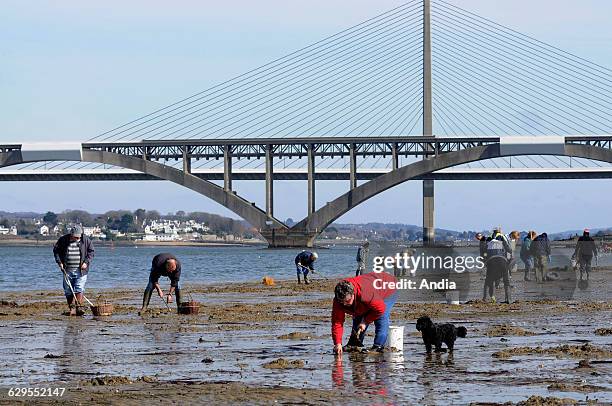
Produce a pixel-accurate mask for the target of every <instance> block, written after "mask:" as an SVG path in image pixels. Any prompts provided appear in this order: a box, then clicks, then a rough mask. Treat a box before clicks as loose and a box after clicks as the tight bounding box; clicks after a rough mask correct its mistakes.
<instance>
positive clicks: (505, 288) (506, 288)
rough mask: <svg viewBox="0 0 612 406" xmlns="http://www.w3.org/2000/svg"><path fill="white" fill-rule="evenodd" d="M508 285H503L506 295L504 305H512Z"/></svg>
mask: <svg viewBox="0 0 612 406" xmlns="http://www.w3.org/2000/svg"><path fill="white" fill-rule="evenodd" d="M511 290H512V289H510V285H504V293H505V294H506V303H508V304H512V296H511Z"/></svg>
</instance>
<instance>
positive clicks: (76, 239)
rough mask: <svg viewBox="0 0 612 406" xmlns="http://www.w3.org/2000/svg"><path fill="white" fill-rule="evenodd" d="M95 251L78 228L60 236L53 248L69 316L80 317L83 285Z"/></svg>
mask: <svg viewBox="0 0 612 406" xmlns="http://www.w3.org/2000/svg"><path fill="white" fill-rule="evenodd" d="M94 254H95V250H94V247H93V244H92V243H91V240H90V239H89V238H87V236H86V235H84V234H83V229H82V228H81V227H80V226H74V227H72V228H71V229H70V233H68V234H65V235H63V236H61V237H60V238H59V239H58V240H57V242H56V243H55V245H54V246H53V256H54V257H55V262H56V263H57V265H58V266H59V268H60V270H61V271H62V274H63V276H64V280H63V287H64V295H65V296H66V302H68V308H69V311H70V312H69V314H70V316H82V315H83V314H85V312H84V311H83V310H82V309H81V306H82V304H83V298H84V296H83V294H84V293H85V283H86V282H87V275H88V273H89V268H90V265H91V261H92V260H93V258H94Z"/></svg>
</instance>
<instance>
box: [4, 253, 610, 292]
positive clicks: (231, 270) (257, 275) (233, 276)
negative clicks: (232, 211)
mask: <svg viewBox="0 0 612 406" xmlns="http://www.w3.org/2000/svg"><path fill="white" fill-rule="evenodd" d="M381 250H382V248H379V249H376V248H374V247H372V249H371V251H370V260H371V258H372V257H373V256H375V255H381V254H384V255H389V254H392V253H393V252H398V251H397V249H396V248H391V247H386V249H384V252H383V251H381ZM299 251H300V250H296V249H286V250H271V249H267V248H264V247H115V248H112V249H111V248H110V247H101V246H98V247H96V257H95V259H94V262H93V264H92V267H91V272H90V273H89V278H88V282H87V288H88V289H96V288H111V287H118V286H131V287H134V286H141V285H143V284H144V283H146V281H147V278H148V275H149V269H150V267H151V260H152V258H153V257H154V256H155V255H156V254H158V253H160V252H172V253H173V254H175V255H176V256H177V257H178V258H179V259H180V260H181V262H182V264H183V272H182V275H181V281H182V284H183V286H188V285H189V283H197V284H200V283H223V282H245V281H255V280H261V278H262V277H263V276H266V275H268V276H272V277H274V278H276V279H281V278H295V266H294V264H293V260H294V258H295V255H296V254H297V253H298V252H299ZM471 251H472V250H471V249H465V248H460V249H459V250H458V252H459V253H461V254H463V255H466V254H468V253H471ZM318 252H319V260H318V261H317V262H316V264H315V269H317V270H318V271H320V272H321V274H322V275H325V276H328V277H339V276H350V275H354V270H355V268H356V262H355V256H356V252H357V248H356V247H333V248H330V249H320V250H318ZM571 253H572V251H571V250H570V249H561V248H557V249H555V250H554V252H553V256H552V260H553V263H552V266H565V265H567V264H568V263H569V257H570V256H571ZM0 258H1V259H2V262H3V263H4V264H6V265H5V270H4V272H2V273H0V291H2V290H5V291H6V290H22V289H23V290H34V289H52V288H55V287H57V288H61V284H62V277H61V274H60V271H59V269H58V267H57V265H56V264H55V261H54V259H53V253H52V248H51V247H50V246H49V247H0ZM599 264H600V265H612V256H610V255H608V256H605V257H602V258H601V259H600V261H599ZM521 266H522V264H521ZM317 277H318V276H316V275H315V276H313V278H317ZM319 277H320V276H319Z"/></svg>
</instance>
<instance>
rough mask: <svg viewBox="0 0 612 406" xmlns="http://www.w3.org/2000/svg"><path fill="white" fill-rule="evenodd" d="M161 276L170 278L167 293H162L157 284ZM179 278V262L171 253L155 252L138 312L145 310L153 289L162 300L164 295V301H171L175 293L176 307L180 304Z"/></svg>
mask: <svg viewBox="0 0 612 406" xmlns="http://www.w3.org/2000/svg"><path fill="white" fill-rule="evenodd" d="M162 276H165V277H167V278H168V279H170V289H169V290H168V293H167V295H164V291H163V290H162V289H161V287H160V286H159V278H160V277H162ZM180 278H181V262H180V261H179V260H178V259H176V257H175V256H174V255H172V254H167V253H164V254H157V255H156V256H155V257H154V258H153V262H152V263H151V274H150V275H149V284H148V285H147V288H146V289H145V291H144V296H143V298H142V309H140V312H139V313H144V312H145V311H146V310H147V307H148V306H149V302H150V301H151V294H152V293H153V289H155V290H157V294H158V295H159V297H161V298H162V300H164V296H165V297H166V299H165V302H166V303H172V294H173V293H174V294H176V306H177V308H178V306H180V304H181V289H180V287H179V279H180Z"/></svg>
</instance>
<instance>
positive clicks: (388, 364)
mask: <svg viewBox="0 0 612 406" xmlns="http://www.w3.org/2000/svg"><path fill="white" fill-rule="evenodd" d="M343 362H344V360H343V359H342V357H336V359H335V361H334V365H333V368H332V373H331V377H332V385H333V386H334V387H337V388H343V389H344V388H345V385H346V382H345V380H344V368H343ZM348 362H349V365H350V368H351V382H352V384H353V388H355V389H359V391H360V392H362V393H364V394H368V395H371V396H374V397H376V398H378V397H380V398H381V399H377V403H378V402H383V403H390V404H392V403H393V402H392V401H391V399H390V398H391V397H392V396H393V395H394V394H393V393H392V391H390V389H389V387H390V384H391V382H390V380H391V376H392V375H394V374H395V376H399V374H398V373H400V372H402V371H403V370H404V356H403V354H401V353H388V354H376V355H372V354H361V353H350V354H348ZM400 378H401V376H400Z"/></svg>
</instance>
